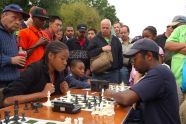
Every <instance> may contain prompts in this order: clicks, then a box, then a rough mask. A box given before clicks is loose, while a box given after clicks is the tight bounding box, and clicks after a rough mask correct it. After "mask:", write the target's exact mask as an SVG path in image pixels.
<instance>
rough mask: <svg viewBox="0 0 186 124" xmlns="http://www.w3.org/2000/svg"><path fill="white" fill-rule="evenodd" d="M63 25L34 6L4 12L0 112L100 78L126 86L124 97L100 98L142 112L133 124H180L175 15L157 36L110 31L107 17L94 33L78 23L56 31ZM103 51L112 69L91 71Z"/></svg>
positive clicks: (181, 42)
mask: <svg viewBox="0 0 186 124" xmlns="http://www.w3.org/2000/svg"><path fill="white" fill-rule="evenodd" d="M24 20H26V21H24ZM62 25H63V21H62V19H61V18H60V17H59V16H57V15H52V16H48V15H47V10H45V9H44V8H41V7H37V6H33V7H31V8H30V11H29V14H27V13H25V12H24V11H23V9H22V8H21V7H20V6H19V5H16V4H10V5H7V6H6V7H5V8H4V9H3V11H2V13H1V20H0V34H1V35H0V88H1V90H0V91H1V92H2V93H1V102H0V103H2V105H1V107H4V106H8V105H12V104H13V103H14V102H15V101H18V102H20V103H24V102H30V101H34V100H38V99H41V98H44V97H47V93H48V91H50V93H62V94H63V93H66V92H67V91H68V88H90V85H91V79H99V80H107V81H108V82H110V83H121V82H124V84H125V85H129V86H131V87H130V89H128V90H126V91H123V92H113V91H110V90H106V91H105V93H104V95H105V97H107V98H114V99H115V100H116V102H118V103H119V104H121V105H124V106H131V105H134V104H135V109H133V112H134V113H135V110H140V111H142V112H141V113H140V117H139V118H140V119H139V123H145V124H179V123H182V124H185V123H186V110H185V107H186V100H185V99H184V97H186V96H185V95H184V93H185V92H186V78H185V77H186V61H185V60H186V59H185V58H186V37H185V36H186V17H185V16H182V15H178V16H175V17H174V18H173V20H172V22H171V23H170V24H168V25H167V29H166V31H165V32H164V33H163V34H160V35H157V30H156V28H155V27H154V26H147V27H145V28H144V30H143V31H142V32H141V35H139V36H136V37H134V38H131V37H130V28H129V26H127V25H125V24H122V23H120V22H115V23H114V24H113V25H112V24H111V21H110V20H109V19H103V20H101V22H100V29H99V30H100V31H99V32H97V30H96V29H94V28H88V24H84V23H81V24H78V25H77V29H76V32H75V30H74V27H73V26H71V25H68V24H67V26H66V27H65V30H64V31H63V30H62ZM112 28H113V30H114V32H113V31H112ZM20 50H21V51H24V53H25V54H24V55H22V54H19V52H20ZM103 52H110V53H111V55H112V60H113V61H112V63H111V66H110V67H109V68H108V69H106V70H104V71H102V72H99V73H97V72H94V71H93V70H91V68H90V66H91V61H92V60H93V59H94V58H96V57H97V56H99V55H100V54H101V53H103ZM136 108H137V109H136ZM180 120H181V121H180Z"/></svg>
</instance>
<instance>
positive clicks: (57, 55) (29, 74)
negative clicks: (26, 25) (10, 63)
mask: <svg viewBox="0 0 186 124" xmlns="http://www.w3.org/2000/svg"><path fill="white" fill-rule="evenodd" d="M68 56H69V51H68V47H67V46H66V45H65V44H64V43H61V42H57V41H53V42H51V43H49V44H48V46H47V47H46V50H45V55H44V57H43V59H42V60H40V61H38V62H36V63H33V64H31V65H30V66H29V67H27V68H26V69H25V70H24V71H23V72H22V73H21V77H20V78H19V79H18V80H16V81H14V82H13V83H12V84H10V85H9V86H8V87H7V88H5V89H4V91H3V94H4V97H5V99H4V104H5V105H11V104H13V103H14V102H15V101H18V102H19V103H24V102H30V101H34V100H36V99H40V98H44V97H47V93H48V91H50V93H54V92H55V93H60V92H61V93H65V92H66V91H67V89H68V84H67V83H66V82H64V77H63V76H62V75H61V71H64V69H65V67H66V65H67V60H68Z"/></svg>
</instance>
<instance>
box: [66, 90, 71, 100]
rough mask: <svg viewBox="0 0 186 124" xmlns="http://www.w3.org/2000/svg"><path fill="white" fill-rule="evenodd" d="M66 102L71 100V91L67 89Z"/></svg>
mask: <svg viewBox="0 0 186 124" xmlns="http://www.w3.org/2000/svg"><path fill="white" fill-rule="evenodd" d="M67 102H71V93H70V91H67Z"/></svg>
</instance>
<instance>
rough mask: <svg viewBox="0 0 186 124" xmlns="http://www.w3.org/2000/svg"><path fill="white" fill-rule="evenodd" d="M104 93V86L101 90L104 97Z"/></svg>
mask: <svg viewBox="0 0 186 124" xmlns="http://www.w3.org/2000/svg"><path fill="white" fill-rule="evenodd" d="M103 94H104V88H102V90H101V96H102V98H103Z"/></svg>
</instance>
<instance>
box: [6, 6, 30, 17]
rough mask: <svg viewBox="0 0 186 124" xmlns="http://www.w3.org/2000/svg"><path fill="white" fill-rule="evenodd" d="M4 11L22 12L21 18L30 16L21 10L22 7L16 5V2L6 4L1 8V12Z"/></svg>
mask: <svg viewBox="0 0 186 124" xmlns="http://www.w3.org/2000/svg"><path fill="white" fill-rule="evenodd" d="M6 11H12V12H16V13H20V14H22V16H23V18H29V17H30V16H29V15H28V14H27V13H25V12H24V11H23V9H22V8H21V7H20V6H19V5H17V4H9V5H7V6H5V8H4V9H3V12H6Z"/></svg>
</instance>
